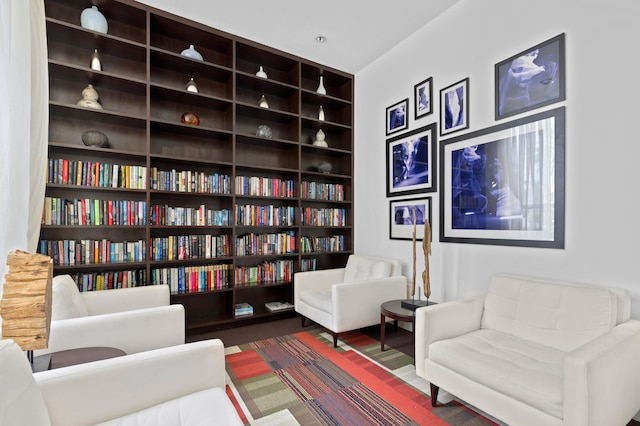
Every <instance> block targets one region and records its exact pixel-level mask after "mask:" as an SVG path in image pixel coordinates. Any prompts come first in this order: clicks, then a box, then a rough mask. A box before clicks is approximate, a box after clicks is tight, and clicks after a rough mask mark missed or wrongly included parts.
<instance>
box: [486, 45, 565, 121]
mask: <svg viewBox="0 0 640 426" xmlns="http://www.w3.org/2000/svg"><path fill="white" fill-rule="evenodd" d="M564 76H565V67H564V33H563V34H560V35H558V36H556V37H553V38H552V39H550V40H547V41H545V42H542V43H540V44H538V45H537V46H533V47H531V48H529V49H527V50H525V51H523V52H520V53H518V54H516V55H513V56H512V57H510V58H507V59H505V60H504V61H502V62H499V63H497V64H496V65H495V98H496V99H495V115H496V120H499V119H501V118H505V117H509V116H512V115H516V114H520V113H522V112H525V111H530V110H532V109H535V108H539V107H541V106H544V105H550V104H553V103H555V102H560V101H563V100H565V90H564V84H565V83H564V81H565V77H564Z"/></svg>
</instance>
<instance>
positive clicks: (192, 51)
mask: <svg viewBox="0 0 640 426" xmlns="http://www.w3.org/2000/svg"><path fill="white" fill-rule="evenodd" d="M180 54H181V55H182V56H186V57H187V58H191V59H196V60H198V61H202V55H201V54H200V52H198V51H197V50H196V48H195V47H193V44H190V45H189V48H188V49H184V50H183V51H182V52H181V53H180Z"/></svg>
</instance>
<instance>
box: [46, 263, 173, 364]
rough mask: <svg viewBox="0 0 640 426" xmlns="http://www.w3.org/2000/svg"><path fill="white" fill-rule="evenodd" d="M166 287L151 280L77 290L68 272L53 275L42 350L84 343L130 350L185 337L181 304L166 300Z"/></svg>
mask: <svg viewBox="0 0 640 426" xmlns="http://www.w3.org/2000/svg"><path fill="white" fill-rule="evenodd" d="M169 302H170V300H169V287H168V286H166V285H154V286H146V287H132V288H123V289H114V290H103V291H92V292H80V291H78V287H77V285H76V283H75V282H74V281H73V278H71V277H70V276H69V275H58V276H56V277H54V278H53V303H52V307H51V311H52V318H51V330H50V332H49V347H48V348H47V349H42V350H37V351H34V355H36V356H38V355H44V354H48V353H52V352H58V351H62V350H67V349H75V348H82V347H89V346H107V347H113V348H118V349H121V350H123V351H124V352H126V353H127V354H132V353H136V352H142V351H148V350H151V349H157V348H164V347H167V346H174V345H180V344H183V343H184V342H185V313H184V307H183V306H182V305H171V304H170V303H169Z"/></svg>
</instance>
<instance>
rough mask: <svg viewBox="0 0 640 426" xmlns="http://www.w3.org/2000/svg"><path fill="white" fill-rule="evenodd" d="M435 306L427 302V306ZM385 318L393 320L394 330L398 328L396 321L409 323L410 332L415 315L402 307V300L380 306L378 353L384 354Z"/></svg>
mask: <svg viewBox="0 0 640 426" xmlns="http://www.w3.org/2000/svg"><path fill="white" fill-rule="evenodd" d="M431 305H435V302H429V306H431ZM387 317H389V318H391V319H393V320H394V325H395V327H396V329H397V328H398V321H403V322H410V323H411V330H413V326H414V324H415V320H416V313H415V311H412V310H411V309H406V308H403V307H402V300H390V301H388V302H384V303H383V304H382V305H381V306H380V351H382V352H384V332H385V325H386V323H387Z"/></svg>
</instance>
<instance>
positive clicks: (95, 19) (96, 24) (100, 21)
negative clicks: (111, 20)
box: [80, 6, 109, 34]
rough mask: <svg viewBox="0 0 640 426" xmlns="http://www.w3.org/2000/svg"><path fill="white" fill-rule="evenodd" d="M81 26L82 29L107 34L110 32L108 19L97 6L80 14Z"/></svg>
mask: <svg viewBox="0 0 640 426" xmlns="http://www.w3.org/2000/svg"><path fill="white" fill-rule="evenodd" d="M80 25H81V26H82V28H86V29H88V30H93V31H97V32H99V33H102V34H106V33H107V32H108V31H109V24H108V23H107V18H105V17H104V15H103V14H102V12H100V11H99V10H98V7H97V6H91V7H88V8H86V9H85V10H83V11H82V13H81V14H80Z"/></svg>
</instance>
